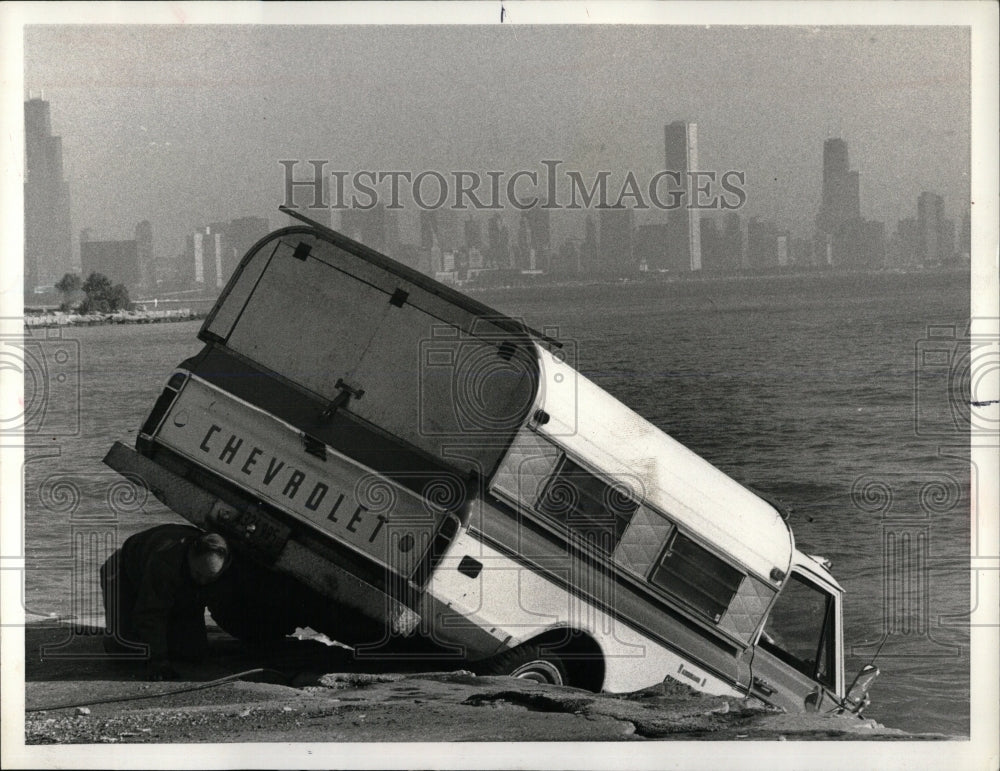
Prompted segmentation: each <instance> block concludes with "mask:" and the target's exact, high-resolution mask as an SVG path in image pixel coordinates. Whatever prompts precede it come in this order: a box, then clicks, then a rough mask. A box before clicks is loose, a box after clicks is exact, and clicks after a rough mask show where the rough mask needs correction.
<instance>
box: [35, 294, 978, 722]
mask: <svg viewBox="0 0 1000 771" xmlns="http://www.w3.org/2000/svg"><path fill="white" fill-rule="evenodd" d="M477 298H478V299H481V300H483V301H485V302H487V303H489V304H491V305H493V306H494V307H497V308H498V309H500V310H503V311H505V312H507V313H511V314H512V315H521V316H523V317H524V318H525V319H526V320H527V321H528V323H530V324H531V325H532V326H534V327H536V328H539V329H540V328H543V327H544V328H551V331H552V332H555V333H557V334H558V336H559V337H560V338H561V339H562V340H564V341H566V342H567V348H568V350H569V351H570V354H571V356H574V357H575V358H576V360H577V365H578V368H579V369H581V370H582V371H583V372H584V373H585V374H586V375H588V376H589V377H590V378H592V379H593V380H595V381H596V382H597V383H598V384H600V385H601V386H603V387H604V388H605V389H607V390H608V391H610V392H611V393H612V394H614V395H615V396H617V397H618V398H619V399H621V400H622V401H624V402H625V403H626V404H628V405H630V406H631V407H633V408H634V409H635V410H637V411H638V412H639V413H641V414H642V415H643V416H645V417H646V418H647V419H649V420H650V421H652V422H653V423H655V424H656V425H658V426H659V427H661V428H662V429H664V430H665V431H666V432H667V433H669V434H671V435H672V436H674V437H675V438H677V439H678V440H679V441H681V442H683V443H684V444H686V445H687V446H688V447H690V448H691V449H693V450H694V451H695V452H697V453H699V454H701V455H702V456H704V457H705V458H707V459H708V460H710V461H711V462H712V463H714V464H715V465H717V466H718V467H720V468H721V469H723V470H724V471H726V472H727V473H728V474H730V475H731V476H733V477H735V478H736V479H737V480H739V481H741V482H743V483H744V484H747V485H750V486H752V487H754V488H755V489H757V490H759V491H761V492H762V493H764V494H766V495H768V496H770V497H773V498H776V499H778V500H780V501H781V502H783V503H784V504H786V505H787V506H788V507H790V508H791V510H792V515H791V524H792V527H793V529H794V532H795V538H796V543H797V545H798V546H799V548H801V549H802V550H803V551H806V552H808V553H814V554H821V555H823V556H825V557H827V558H829V559H831V560H832V562H833V570H834V574H835V575H836V576H837V577H838V579H839V581H840V582H841V584H842V585H843V586H844V589H845V590H846V601H845V619H844V621H845V645H846V647H847V651H846V654H847V655H846V660H847V670H848V677H852V676H853V674H854V673H855V672H856V671H857V670H858V669H860V667H861V666H862V665H864V664H865V663H867V662H868V661H869V660H870V659H871V658H872V656H873V655H874V654H875V652H876V650H878V649H879V647H880V646H881V651H880V653H879V656H878V661H877V664H878V666H879V667H880V668H881V669H882V672H883V675H882V677H881V678H880V679H879V680H877V681H876V684H875V687H874V689H873V693H872V698H873V705H872V707H871V708H870V709H869V711H868V713H867V714H868V715H869V716H870V717H873V718H875V719H877V720H879V721H880V722H883V723H885V724H887V725H890V726H893V727H898V728H903V729H907V730H914V731H935V732H944V733H950V734H960V735H967V733H968V721H969V655H968V629H967V625H966V621H965V614H966V613H967V611H968V608H969V579H970V572H969V560H968V555H969V537H970V523H969V511H970V506H969V472H968V469H969V464H968V426H967V424H966V425H965V426H964V427H963V425H962V422H961V418H962V415H961V411H960V410H959V411H958V412H957V413H956V411H955V410H954V409H953V405H950V404H949V400H948V398H947V397H948V394H949V393H950V392H951V393H960V392H961V388H960V387H956V386H954V385H953V383H958V384H961V382H962V381H961V377H958V378H955V377H951V378H949V376H948V367H947V366H944V367H941V366H938V365H935V364H932V363H928V362H938V361H940V357H937V358H932V359H927V358H926V357H925V356H924V351H925V349H928V348H933V349H934V350H938V349H945V350H946V354H947V350H950V349H951V348H955V350H957V351H958V352H959V354H961V352H962V351H963V349H962V348H961V347H960V346H961V337H962V335H963V334H964V333H965V329H966V325H967V322H968V307H969V297H968V276H967V275H940V274H934V275H931V274H927V275H858V276H846V277H836V276H828V277H822V278H815V277H812V278H781V279H773V280H762V279H755V280H744V281H705V282H700V281H699V282H682V283H677V284H659V285H645V284H618V285H602V286H590V287H549V288H542V287H537V288H532V289H523V290H506V291H496V292H492V293H490V294H482V295H477ZM931 325H937V330H936V334H937V335H938V338H939V339H936V340H935V341H933V342H931V343H928V342H927V335H928V327H929V326H931ZM949 326H951V327H955V332H956V337H957V338H958V339H957V340H955V341H953V342H950V341H948V340H943V341H942V340H941V339H940V334H941V330H942V329H944V330H945V332H947V331H948V327H949ZM198 327H199V323H198V322H188V323H175V324H164V325H150V326H102V327H89V328H74V329H65V330H62V331H61V333H59V334H60V335H61V337H57V338H53V339H46V340H45V341H44V343H41V342H40V344H42V345H46V346H53V345H57V346H62V348H63V349H66V350H68V351H69V353H70V355H71V358H70V359H69V360H60V362H58V363H56V364H52V363H51V362H50V366H49V370H50V372H49V374H50V376H53V375H54V374H55V372H56V369H57V368H58V367H62V368H63V369H64V370H65V373H66V374H67V378H65V379H64V380H63V381H60V382H58V383H57V381H56V380H54V379H52V380H51V382H52V383H53V384H54V385H52V387H51V388H50V389H49V393H50V394H54V395H58V398H55V396H53V398H52V399H50V402H51V403H50V404H48V405H47V411H46V413H45V415H44V416H40V417H38V418H37V422H36V427H37V428H38V431H37V432H32V434H31V436H30V437H29V438H30V444H31V447H30V448H29V449H28V450H27V451H26V459H25V463H26V465H25V483H26V512H27V514H26V532H25V542H26V550H27V551H26V556H27V561H28V565H29V570H28V576H27V580H26V602H27V609H28V611H29V612H31V613H38V614H41V615H48V614H51V613H56V614H59V615H63V616H67V615H73V614H76V615H80V616H82V615H87V614H88V613H90V612H93V611H95V610H96V611H99V610H100V601H99V599H98V598H97V596H96V589H97V582H96V569H97V564H98V562H99V558H100V554H101V553H102V548H104V546H102V545H101V544H100V543H98V542H96V541H95V536H94V535H93V534H94V533H101V532H108V531H109V527H110V528H111V529H112V532H114V534H115V535H114V538H115V539H117V540H118V541H120V540H121V539H123V538H124V537H126V536H127V535H129V534H131V533H132V532H135V531H137V530H140V529H142V528H144V527H147V526H149V525H151V524H154V523H156V522H160V521H177V520H178V517H177V516H176V515H174V514H172V513H171V512H169V511H168V510H166V509H164V508H163V507H162V506H160V505H159V504H158V503H157V502H156V501H155V500H153V499H152V498H150V499H149V500H147V501H133V500H130V499H129V498H128V496H127V494H126V490H127V488H126V487H125V486H123V485H121V484H119V480H120V478H119V477H118V476H117V475H116V474H115V473H114V472H112V471H111V470H110V469H108V468H107V467H105V466H104V465H103V464H102V463H101V458H102V457H103V456H104V453H105V452H106V451H107V449H108V448H109V447H110V445H111V443H112V442H113V441H115V440H120V441H123V442H125V443H126V444H131V443H133V442H134V439H135V433H136V430H137V429H138V427H139V425H140V424H141V422H142V420H143V418H144V417H145V415H146V414H147V413H148V411H149V410H150V408H151V407H152V404H153V401H154V400H155V398H156V397H157V395H158V394H159V393H160V391H161V389H162V387H163V385H164V383H165V382H166V379H167V377H168V376H169V374H170V372H171V370H172V368H173V367H174V365H176V364H177V363H178V362H180V361H181V360H182V359H183V358H185V357H186V356H188V355H191V354H193V353H195V352H196V351H197V350H198V349H199V348H200V345H199V343H198V342H197V340H196V333H197V330H198ZM39 334H41V335H44V332H43V333H37V332H36V333H33V338H32V339H34V338H38V336H39ZM39 340H41V338H39ZM966 350H967V349H966ZM72 357H76V359H77V360H78V367H79V369H78V374H79V400H77V399H76V396H75V394H76V386H75V381H74V378H75V377H76V376H77V369H76V368H77V363H76V362H75V361H74V360H73V358H72ZM959 358H961V357H960V356H959ZM54 361H55V359H53V362H54ZM959 375H960V373H959ZM60 389H61V390H60ZM39 393H40V392H39ZM28 396H29V398H30V397H31V396H32V394H31V393H29V394H28Z"/></svg>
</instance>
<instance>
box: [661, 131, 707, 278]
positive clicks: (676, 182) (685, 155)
mask: <svg viewBox="0 0 1000 771" xmlns="http://www.w3.org/2000/svg"><path fill="white" fill-rule="evenodd" d="M664 138H665V142H664V145H665V149H666V165H665V166H664V167H663V168H664V170H665V171H669V172H673V173H674V174H675V175H677V176H676V177H674V178H673V179H670V178H668V180H669V184H668V185H667V189H668V190H670V191H673V195H672V198H670V199H666V200H665V203H668V204H670V203H672V201H673V199H674V198H678V199H679V200H678V208H676V209H671V210H670V211H669V213H668V215H667V227H668V230H669V232H670V238H669V243H670V246H669V251H670V253H671V258H670V262H671V263H672V264H673V265H684V266H687V268H688V269H689V270H701V225H700V222H699V220H700V217H699V211H698V209H696V208H694V207H693V203H694V193H695V191H694V183H693V180H692V179H691V176H690V175H689V173H688V172H691V171H697V170H698V124H696V123H688V122H686V121H674V122H673V123H669V124H667V126H666V127H665V128H664ZM680 193H683V195H682V196H680V195H679V194H680Z"/></svg>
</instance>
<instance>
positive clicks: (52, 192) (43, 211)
mask: <svg viewBox="0 0 1000 771" xmlns="http://www.w3.org/2000/svg"><path fill="white" fill-rule="evenodd" d="M24 145H25V148H24V149H25V177H24V286H25V289H28V290H29V291H30V290H31V289H33V288H35V287H37V286H51V285H52V284H55V282H57V281H58V280H59V279H60V278H62V276H63V274H64V273H66V272H68V271H69V270H70V267H71V263H72V260H73V246H72V239H71V235H70V233H71V231H70V221H69V187H68V186H67V184H66V180H65V179H64V178H63V157H62V138H61V137H54V136H52V122H51V118H50V114H49V103H48V102H46V101H44V100H42V99H29V100H28V101H27V102H25V103H24Z"/></svg>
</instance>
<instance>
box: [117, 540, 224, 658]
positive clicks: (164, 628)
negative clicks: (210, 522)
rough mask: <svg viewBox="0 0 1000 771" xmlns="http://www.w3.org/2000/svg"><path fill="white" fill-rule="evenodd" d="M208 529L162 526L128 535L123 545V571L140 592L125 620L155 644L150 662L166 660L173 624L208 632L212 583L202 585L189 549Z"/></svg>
mask: <svg viewBox="0 0 1000 771" xmlns="http://www.w3.org/2000/svg"><path fill="white" fill-rule="evenodd" d="M201 533H202V531H201V530H199V529H198V528H196V527H192V526H190V525H160V526H158V527H154V528H150V529H149V530H144V531H142V532H141V533H136V534H135V535H133V536H131V537H129V538H127V539H126V540H125V542H124V543H123V544H122V545H121V549H119V554H118V559H119V571H120V573H119V575H120V577H121V579H123V580H125V581H126V582H127V583H128V584H129V585H130V586H131V588H132V589H133V590H134V591H135V597H136V600H135V603H134V604H133V605H132V607H131V608H130V609H129V608H122V610H123V616H124V618H123V620H124V621H125V622H126V624H127V625H128V626H129V627H130V628H131V629H130V631H131V633H132V634H134V635H135V637H136V638H137V641H138V642H144V643H146V644H147V645H149V654H150V663H151V664H154V665H159V664H166V663H167V662H168V660H169V658H170V655H169V643H168V640H169V633H170V629H171V626H172V625H174V626H183V627H184V628H185V629H187V630H189V632H188V633H189V634H192V635H199V636H200V637H201V639H202V640H204V638H205V636H206V632H205V605H206V592H205V589H206V588H207V587H199V586H198V585H197V584H195V582H194V581H193V580H192V578H191V571H190V569H189V568H188V562H187V559H188V549H189V548H190V547H191V543H192V542H193V541H194V539H195V538H197V537H198V536H199V535H201Z"/></svg>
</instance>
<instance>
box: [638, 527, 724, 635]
mask: <svg viewBox="0 0 1000 771" xmlns="http://www.w3.org/2000/svg"><path fill="white" fill-rule="evenodd" d="M649 580H650V581H651V582H652V583H653V584H655V585H656V586H659V587H660V588H661V589H665V590H666V591H668V592H669V593H670V594H672V595H674V596H675V597H677V598H678V599H680V600H683V601H684V602H685V603H687V604H688V605H690V606H692V607H693V608H695V609H697V610H699V611H701V612H702V613H705V614H707V615H708V616H710V617H711V618H712V619H714V620H715V621H718V620H719V619H720V618H722V614H723V613H725V612H726V608H728V607H729V603H730V602H731V601H732V599H733V595H735V594H736V591H737V589H739V586H740V582H741V581H742V580H743V573H741V572H740V571H739V570H737V569H736V568H734V567H733V566H732V565H729V564H727V563H726V562H724V561H723V560H721V559H719V558H718V557H716V556H715V555H714V554H712V553H711V552H709V551H708V550H707V549H704V548H702V547H701V546H699V545H698V544H696V543H695V542H694V541H692V540H691V539H690V538H688V537H687V536H686V535H684V534H683V533H681V532H675V533H674V535H673V537H672V538H671V539H670V542H669V544H668V545H667V548H666V551H665V552H664V553H663V556H662V557H661V558H660V563H659V565H657V567H656V568H655V569H654V570H653V574H652V575H651V576H650V579H649Z"/></svg>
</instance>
